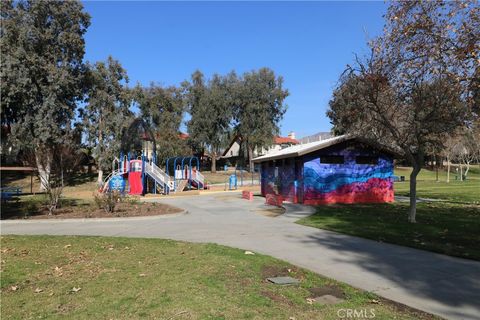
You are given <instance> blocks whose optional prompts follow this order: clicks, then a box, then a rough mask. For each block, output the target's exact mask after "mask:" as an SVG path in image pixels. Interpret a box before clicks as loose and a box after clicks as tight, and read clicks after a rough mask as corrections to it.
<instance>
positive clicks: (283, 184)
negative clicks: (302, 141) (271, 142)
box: [261, 143, 394, 205]
mask: <svg viewBox="0 0 480 320" xmlns="http://www.w3.org/2000/svg"><path fill="white" fill-rule="evenodd" d="M325 156H330V157H331V156H341V157H343V159H344V163H343V164H331V163H322V160H321V159H322V158H323V159H324V160H325ZM358 156H360V157H369V158H371V159H377V161H376V162H377V163H375V164H358V163H356V160H357V157H358ZM364 159H365V158H364ZM392 178H393V159H392V158H391V157H390V156H388V155H386V154H383V153H380V152H376V151H375V150H373V149H371V148H367V147H365V146H363V147H362V146H361V145H355V144H353V143H347V144H341V145H337V146H333V147H330V148H327V149H324V150H320V151H318V152H317V153H314V154H310V155H306V156H304V157H301V158H296V159H294V158H291V159H282V160H276V161H268V162H264V163H262V167H261V182H262V195H264V196H266V195H267V194H277V195H282V197H283V199H284V200H286V201H290V202H301V203H305V204H310V205H319V204H330V203H378V202H392V201H393V200H394V199H393V195H394V192H393V179H392Z"/></svg>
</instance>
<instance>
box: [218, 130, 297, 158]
mask: <svg viewBox="0 0 480 320" xmlns="http://www.w3.org/2000/svg"><path fill="white" fill-rule="evenodd" d="M241 144H242V138H241V137H240V136H236V137H235V138H234V139H233V140H232V142H231V143H230V145H229V146H228V147H227V148H226V149H225V151H224V152H223V154H222V156H221V159H223V160H224V161H226V162H230V164H232V165H235V164H236V163H237V162H238V161H239V160H240V158H243V156H244V155H243V154H241V153H242V150H241ZM297 144H299V141H298V140H297V139H295V132H290V133H289V134H288V136H287V137H280V136H276V137H274V138H273V144H272V145H271V146H269V147H267V148H260V149H258V148H255V150H253V157H259V156H263V155H266V154H269V153H272V152H277V151H280V150H282V149H285V148H288V147H291V146H294V145H297Z"/></svg>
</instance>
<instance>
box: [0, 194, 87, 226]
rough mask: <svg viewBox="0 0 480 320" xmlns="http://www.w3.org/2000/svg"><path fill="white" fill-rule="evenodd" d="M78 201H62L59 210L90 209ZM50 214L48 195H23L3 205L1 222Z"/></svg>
mask: <svg viewBox="0 0 480 320" xmlns="http://www.w3.org/2000/svg"><path fill="white" fill-rule="evenodd" d="M88 206H89V204H88V203H84V202H82V201H79V200H77V199H61V200H60V204H59V207H58V209H62V208H67V207H88ZM47 213H48V199H47V195H46V194H36V195H34V196H28V195H21V196H17V197H12V199H11V200H9V201H7V202H4V203H2V212H1V216H0V218H1V220H8V219H27V218H29V217H33V216H39V215H45V214H47Z"/></svg>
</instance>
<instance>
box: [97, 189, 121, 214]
mask: <svg viewBox="0 0 480 320" xmlns="http://www.w3.org/2000/svg"><path fill="white" fill-rule="evenodd" d="M120 198H121V194H120V192H118V191H108V192H105V193H95V194H94V200H95V204H96V205H97V206H98V208H100V209H103V210H105V212H107V213H113V212H115V206H116V205H117V203H118V202H120Z"/></svg>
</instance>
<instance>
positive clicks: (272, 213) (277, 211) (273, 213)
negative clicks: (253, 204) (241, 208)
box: [252, 208, 285, 218]
mask: <svg viewBox="0 0 480 320" xmlns="http://www.w3.org/2000/svg"><path fill="white" fill-rule="evenodd" d="M252 211H253V212H255V213H258V214H261V215H263V216H266V217H272V218H274V217H278V216H280V215H282V214H284V213H285V209H284V208H271V209H257V210H252Z"/></svg>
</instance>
